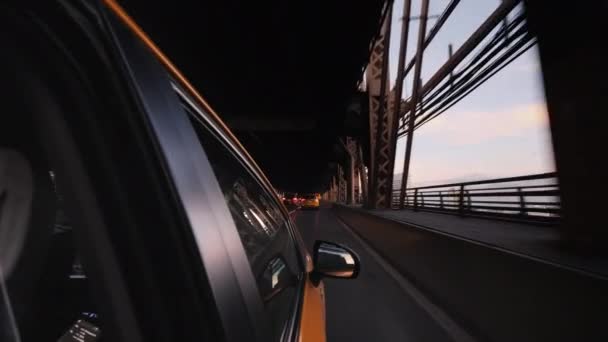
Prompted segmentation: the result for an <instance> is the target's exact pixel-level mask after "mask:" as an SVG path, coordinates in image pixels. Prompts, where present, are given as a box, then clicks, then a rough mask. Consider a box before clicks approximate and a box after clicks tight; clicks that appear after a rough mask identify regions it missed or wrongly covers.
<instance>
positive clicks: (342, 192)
mask: <svg viewBox="0 0 608 342" xmlns="http://www.w3.org/2000/svg"><path fill="white" fill-rule="evenodd" d="M344 176H345V175H344V167H342V165H340V164H338V202H339V203H346V178H345V177H344Z"/></svg>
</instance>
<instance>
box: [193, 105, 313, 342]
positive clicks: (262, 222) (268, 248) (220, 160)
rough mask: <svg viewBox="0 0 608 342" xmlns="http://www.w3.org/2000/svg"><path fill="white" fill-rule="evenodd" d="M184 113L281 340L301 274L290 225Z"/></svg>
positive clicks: (229, 153)
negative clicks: (211, 171) (212, 174)
mask: <svg viewBox="0 0 608 342" xmlns="http://www.w3.org/2000/svg"><path fill="white" fill-rule="evenodd" d="M185 107H186V110H187V111H188V112H189V113H190V117H191V118H192V122H193V125H194V127H195V130H196V131H197V134H198V137H199V139H200V141H201V144H202V145H203V148H204V149H205V153H206V154H207V158H208V159H209V162H210V164H211V167H212V168H213V171H214V173H215V176H216V178H217V180H218V182H219V185H220V188H221V190H222V192H223V194H224V199H225V201H226V204H227V206H228V208H229V210H230V213H231V215H232V219H233V220H234V223H235V225H236V228H237V230H238V233H239V236H240V238H241V242H242V244H243V247H244V249H245V252H246V254H247V258H248V259H249V264H250V266H251V269H252V270H253V274H254V277H255V278H256V282H257V286H258V290H259V292H260V296H261V298H262V300H263V302H264V307H265V310H266V313H267V314H268V316H269V318H270V320H271V324H272V328H273V334H274V336H275V340H279V339H280V337H281V334H282V333H283V329H284V328H285V326H286V323H287V321H288V319H289V317H290V313H291V312H293V308H294V305H295V302H296V291H297V284H298V277H299V275H300V274H301V273H302V271H303V270H302V269H301V266H300V264H299V263H298V260H297V258H298V256H297V251H296V248H295V243H294V241H293V239H292V237H291V235H290V233H289V230H288V222H287V220H286V218H285V215H283V213H282V212H281V210H280V209H279V207H278V206H277V204H276V203H275V202H273V198H272V197H271V196H272V194H269V192H268V191H266V190H265V188H264V187H263V186H262V185H261V184H260V182H259V181H258V179H257V178H256V177H255V176H254V175H253V174H252V173H251V172H250V171H249V169H248V168H247V167H246V166H245V165H244V164H243V163H242V162H241V161H240V158H239V157H237V155H236V154H235V153H234V152H233V150H232V149H231V148H230V147H229V146H227V145H225V144H224V143H223V142H222V140H221V139H219V138H218V137H217V136H215V134H214V133H212V132H211V131H210V129H209V128H207V127H206V126H205V125H204V124H203V123H202V122H201V121H199V120H200V118H199V117H198V116H197V115H198V114H195V113H194V112H193V110H192V109H191V108H189V107H188V104H185Z"/></svg>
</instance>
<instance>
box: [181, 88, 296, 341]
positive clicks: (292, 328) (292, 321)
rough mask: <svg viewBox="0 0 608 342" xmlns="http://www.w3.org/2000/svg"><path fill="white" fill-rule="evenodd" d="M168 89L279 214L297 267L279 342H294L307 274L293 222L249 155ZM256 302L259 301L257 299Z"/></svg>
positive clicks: (189, 101) (186, 99)
mask: <svg viewBox="0 0 608 342" xmlns="http://www.w3.org/2000/svg"><path fill="white" fill-rule="evenodd" d="M172 87H173V89H174V91H175V92H176V94H177V95H178V97H179V98H180V100H181V102H182V105H183V108H184V112H190V113H189V115H192V116H194V119H195V120H198V121H199V123H200V124H201V125H202V126H203V127H202V128H203V129H206V130H208V131H209V133H210V134H211V135H213V137H214V138H215V139H217V140H218V142H219V143H220V144H222V145H224V147H225V148H226V150H227V152H229V153H231V154H232V157H233V158H236V159H237V161H238V162H239V163H240V164H241V165H242V167H243V169H244V170H245V171H246V172H247V173H248V174H249V175H250V176H251V177H252V178H253V179H254V180H255V181H256V182H257V184H258V185H259V186H260V187H261V188H262V190H263V191H264V192H265V194H266V196H265V197H266V198H267V199H268V200H269V201H271V205H273V206H274V207H275V208H276V209H278V210H279V213H280V214H281V219H282V220H283V222H284V224H285V229H286V230H287V233H288V237H289V239H290V242H291V245H292V247H293V248H294V250H295V255H296V263H297V265H296V266H297V268H298V274H297V278H298V283H297V284H296V285H295V290H296V291H295V292H296V294H295V298H294V300H293V303H292V309H291V312H290V314H289V317H287V319H286V324H285V329H284V331H283V336H282V338H281V340H282V341H292V340H295V339H296V338H297V336H298V333H297V330H298V329H299V324H298V323H299V318H300V313H301V306H302V300H303V293H304V287H305V282H306V278H307V275H306V260H305V259H304V257H303V255H304V254H303V253H302V250H301V249H300V247H301V246H300V245H299V244H298V243H297V238H296V234H295V232H294V228H295V227H294V226H293V222H292V221H291V219H290V217H289V213H288V212H287V210H286V209H285V207H284V206H283V205H282V203H281V202H280V201H279V200H278V198H277V196H276V195H275V194H276V192H275V191H274V189H273V187H272V186H271V185H270V184H269V183H268V182H267V180H266V178H265V177H263V176H262V175H261V174H260V172H259V171H258V169H259V168H258V167H257V165H255V164H254V163H252V162H251V161H250V158H249V156H247V155H246V154H245V153H243V151H242V150H241V148H240V147H239V146H237V144H235V143H234V142H232V141H231V139H229V138H227V137H226V134H225V132H224V131H223V129H222V128H220V127H219V125H218V124H217V123H216V122H214V121H213V120H212V119H211V118H209V116H208V115H206V113H205V111H203V110H202V109H201V108H200V107H199V106H198V105H196V102H195V101H194V100H193V99H192V98H191V97H190V96H189V95H188V94H187V92H185V91H184V90H183V89H182V88H181V87H180V86H179V85H178V84H177V83H176V82H175V81H173V82H172ZM203 148H204V146H203ZM224 203H225V202H224ZM226 205H227V204H226ZM235 229H236V228H235ZM260 299H262V298H261V296H260Z"/></svg>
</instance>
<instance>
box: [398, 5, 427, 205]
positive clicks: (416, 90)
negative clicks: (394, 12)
mask: <svg viewBox="0 0 608 342" xmlns="http://www.w3.org/2000/svg"><path fill="white" fill-rule="evenodd" d="M428 13H429V0H422V8H421V10H420V26H419V28H418V44H417V47H416V65H415V69H414V85H413V87H412V100H411V105H410V117H409V122H408V126H409V133H408V135H407V144H406V145H405V161H404V163H403V174H402V178H401V192H400V194H399V208H401V209H402V208H403V200H404V198H405V189H406V188H407V181H408V173H409V170H410V159H411V155H412V142H413V140H414V126H415V123H416V106H417V104H418V98H419V97H422V96H423V95H424V94H420V89H421V85H420V73H421V71H422V57H423V52H424V46H423V45H424V40H425V36H426V21H427V16H428Z"/></svg>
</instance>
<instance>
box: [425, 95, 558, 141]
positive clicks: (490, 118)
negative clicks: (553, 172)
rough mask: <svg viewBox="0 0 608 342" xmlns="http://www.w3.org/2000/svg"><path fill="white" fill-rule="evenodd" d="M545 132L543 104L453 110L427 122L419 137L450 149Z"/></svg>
mask: <svg viewBox="0 0 608 342" xmlns="http://www.w3.org/2000/svg"><path fill="white" fill-rule="evenodd" d="M537 129H540V130H543V129H548V116H547V108H546V106H545V104H544V103H532V104H526V105H518V106H514V107H510V108H507V109H504V110H499V111H455V112H450V113H445V114H444V115H441V116H439V117H437V118H436V119H434V120H433V121H431V122H429V123H428V124H426V125H425V126H423V127H422V128H420V130H419V131H417V133H418V134H420V135H425V136H426V137H430V136H432V137H433V139H434V140H436V141H437V142H441V143H447V144H449V145H451V146H463V145H471V144H481V143H485V142H488V141H491V140H495V139H498V138H505V137H519V136H524V135H528V134H530V132H531V131H532V130H537Z"/></svg>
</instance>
